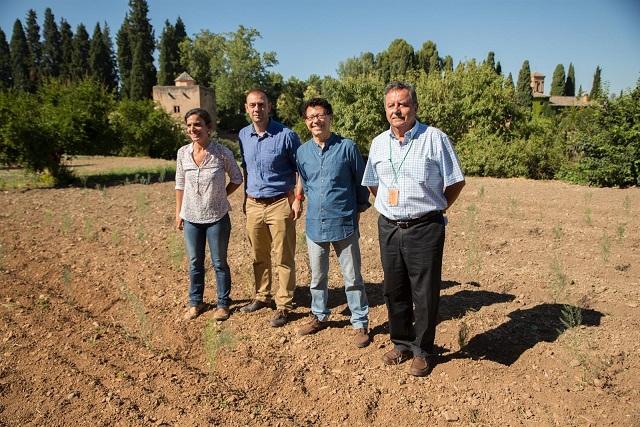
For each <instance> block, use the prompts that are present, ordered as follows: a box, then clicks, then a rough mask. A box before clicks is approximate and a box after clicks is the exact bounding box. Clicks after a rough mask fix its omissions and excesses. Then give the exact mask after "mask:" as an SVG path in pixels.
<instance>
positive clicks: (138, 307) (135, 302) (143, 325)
mask: <svg viewBox="0 0 640 427" xmlns="http://www.w3.org/2000/svg"><path fill="white" fill-rule="evenodd" d="M120 293H121V294H122V298H123V299H124V300H125V301H126V302H127V303H128V304H129V308H130V309H131V310H132V311H133V314H134V315H135V317H136V319H137V321H138V332H139V336H140V338H141V339H142V341H143V342H144V344H145V346H146V347H147V348H149V347H151V336H152V328H151V324H150V322H149V318H148V316H147V312H146V310H145V308H144V304H143V303H142V301H141V300H140V298H139V297H138V295H136V294H135V293H134V292H132V291H131V289H129V287H128V286H127V285H126V284H124V283H123V284H121V285H120Z"/></svg>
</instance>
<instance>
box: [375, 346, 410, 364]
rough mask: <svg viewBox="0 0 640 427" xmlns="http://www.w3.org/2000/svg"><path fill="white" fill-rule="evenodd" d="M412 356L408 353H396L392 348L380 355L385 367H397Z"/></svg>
mask: <svg viewBox="0 0 640 427" xmlns="http://www.w3.org/2000/svg"><path fill="white" fill-rule="evenodd" d="M412 355H413V354H412V353H411V352H410V351H398V350H396V349H395V348H394V349H391V350H389V351H387V352H386V353H385V354H383V355H382V362H384V364H385V365H399V364H401V363H402V362H404V361H405V360H409V359H411V356H412Z"/></svg>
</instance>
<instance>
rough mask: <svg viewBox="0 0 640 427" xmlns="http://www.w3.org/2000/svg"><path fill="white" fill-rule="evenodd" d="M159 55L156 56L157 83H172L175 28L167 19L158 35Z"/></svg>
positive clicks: (175, 48)
mask: <svg viewBox="0 0 640 427" xmlns="http://www.w3.org/2000/svg"><path fill="white" fill-rule="evenodd" d="M159 49H160V57H159V58H158V63H159V65H160V66H159V70H158V84H159V85H160V86H168V85H170V84H171V83H173V79H175V78H176V70H175V68H174V66H175V65H176V56H177V54H178V52H177V43H176V39H175V28H174V26H173V25H171V23H170V22H169V20H166V21H165V22H164V28H163V29H162V34H161V35H160V45H159Z"/></svg>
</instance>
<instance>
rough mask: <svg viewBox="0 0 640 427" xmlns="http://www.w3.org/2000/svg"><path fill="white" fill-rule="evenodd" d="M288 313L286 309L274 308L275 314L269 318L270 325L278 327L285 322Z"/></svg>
mask: <svg viewBox="0 0 640 427" xmlns="http://www.w3.org/2000/svg"><path fill="white" fill-rule="evenodd" d="M288 316H289V313H288V312H287V310H281V309H278V310H276V314H275V315H274V316H273V317H272V318H271V326H273V327H274V328H280V327H282V326H284V325H286V324H287V321H288V320H289V319H288Z"/></svg>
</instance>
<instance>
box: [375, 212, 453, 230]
mask: <svg viewBox="0 0 640 427" xmlns="http://www.w3.org/2000/svg"><path fill="white" fill-rule="evenodd" d="M438 215H442V211H431V212H429V213H428V214H426V215H423V216H421V217H420V218H413V219H402V220H397V221H396V220H394V219H389V218H387V217H386V216H384V215H381V216H382V218H384V219H385V221H387V222H388V223H389V224H393V225H395V226H398V227H400V228H409V227H411V226H413V225H416V224H421V223H423V222H427V221H429V220H430V219H432V218H434V217H436V216H438Z"/></svg>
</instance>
